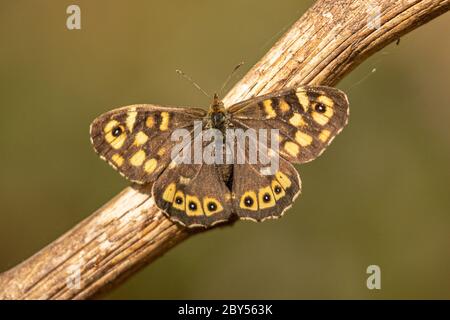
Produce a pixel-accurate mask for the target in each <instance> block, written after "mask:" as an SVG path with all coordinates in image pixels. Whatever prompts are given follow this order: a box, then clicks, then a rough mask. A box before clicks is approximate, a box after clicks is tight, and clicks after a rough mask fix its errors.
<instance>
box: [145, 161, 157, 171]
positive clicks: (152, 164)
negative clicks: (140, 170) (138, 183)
mask: <svg viewBox="0 0 450 320" xmlns="http://www.w3.org/2000/svg"><path fill="white" fill-rule="evenodd" d="M157 164H158V161H156V159H150V160H148V161H146V162H145V164H144V170H145V172H147V173H150V174H151V173H153V172H154V171H155V169H156V166H157Z"/></svg>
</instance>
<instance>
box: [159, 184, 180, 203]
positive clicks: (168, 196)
mask: <svg viewBox="0 0 450 320" xmlns="http://www.w3.org/2000/svg"><path fill="white" fill-rule="evenodd" d="M176 188H177V187H176V185H175V183H173V182H172V183H171V184H169V185H168V186H167V188H166V189H165V190H164V193H163V195H162V198H163V200H165V201H167V202H172V201H173V197H174V196H175V191H176Z"/></svg>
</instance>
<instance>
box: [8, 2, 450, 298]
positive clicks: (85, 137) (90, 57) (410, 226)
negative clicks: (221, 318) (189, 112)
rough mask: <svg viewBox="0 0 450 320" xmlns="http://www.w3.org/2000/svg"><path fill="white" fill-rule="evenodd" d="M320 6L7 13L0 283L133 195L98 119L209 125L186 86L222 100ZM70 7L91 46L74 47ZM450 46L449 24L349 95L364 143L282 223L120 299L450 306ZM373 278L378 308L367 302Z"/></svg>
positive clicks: (81, 41)
mask: <svg viewBox="0 0 450 320" xmlns="http://www.w3.org/2000/svg"><path fill="white" fill-rule="evenodd" d="M312 2H313V1H298V0H297V1H295V0H286V1H282V2H280V1H261V0H258V1H257V0H251V1H250V0H246V1H238V0H233V1H208V0H202V1H181V0H176V1H175V0H172V1H164V2H163V1H127V2H125V1H110V0H109V1H106V0H102V1H65V0H64V1H56V0H53V1H42V0H41V1H31V0H28V1H2V2H1V5H0V91H1V94H0V105H1V113H0V148H1V149H0V150H1V158H0V202H1V205H0V270H1V271H4V270H6V269H8V268H10V267H13V266H14V265H16V264H17V263H19V262H20V261H22V260H24V259H25V258H27V257H29V256H30V255H32V254H33V253H34V252H36V251H37V250H39V249H41V248H42V247H43V246H45V245H46V244H48V243H49V242H51V241H53V240H54V239H55V238H57V237H58V236H59V235H61V234H62V233H64V232H65V231H67V230H68V229H70V228H71V227H72V226H74V225H75V224H76V223H78V222H79V221H80V220H82V219H84V218H85V217H87V216H88V215H89V214H90V213H92V212H93V211H94V210H95V209H97V208H99V207H100V206H101V205H102V204H103V203H105V202H106V201H107V200H109V199H110V198H111V197H113V196H114V195H115V194H117V193H118V192H119V191H120V190H122V189H123V188H124V187H125V186H127V185H128V182H127V181H126V180H124V179H123V178H122V177H121V176H120V175H119V174H117V173H116V172H115V171H114V170H113V169H112V168H110V167H109V166H108V165H107V164H106V163H105V162H103V161H101V160H100V159H99V158H98V157H97V156H96V155H95V153H94V152H93V150H92V148H91V146H90V142H89V134H88V128H89V124H90V122H91V121H92V120H93V119H94V118H95V117H96V116H97V115H99V114H101V113H103V112H105V111H108V110H110V109H112V108H115V107H118V106H123V105H129V104H134V103H159V104H166V105H192V106H205V107H206V106H207V105H208V104H209V101H208V100H207V99H205V97H203V96H202V95H201V94H200V93H199V92H198V91H197V90H195V89H194V88H193V87H192V86H191V85H190V84H189V83H187V82H186V81H184V80H182V79H181V78H180V77H179V76H178V75H177V74H176V73H175V71H174V70H175V69H176V68H181V69H182V70H184V71H185V72H186V73H188V74H190V75H191V76H192V77H193V78H195V79H196V80H197V81H198V82H199V83H200V84H202V86H203V87H204V88H205V90H207V91H209V92H212V91H214V90H216V89H217V88H218V87H219V86H220V85H221V84H222V82H223V80H224V79H225V78H226V76H227V75H228V74H229V72H230V70H231V69H232V67H233V66H234V65H235V64H236V63H237V62H239V61H242V60H244V61H245V62H246V65H244V67H243V68H242V70H241V71H240V76H242V75H243V74H245V72H246V71H247V70H248V69H249V68H250V67H251V66H252V65H253V64H254V63H255V62H257V61H258V59H259V58H260V57H261V56H262V55H263V54H264V53H265V52H266V51H267V50H268V49H269V48H270V47H271V45H272V44H273V42H274V41H275V40H276V39H277V38H278V37H279V36H280V35H281V34H282V33H283V32H284V31H285V30H286V29H287V28H288V27H289V26H290V25H291V23H292V22H294V21H295V20H296V19H297V18H298V17H299V16H300V15H301V14H302V13H303V12H304V11H305V10H306V8H307V7H308V6H309V5H310V4H311V3H312ZM70 4H78V5H79V6H80V7H81V18H82V29H81V30H79V31H69V30H67V29H66V18H67V14H66V8H67V6H68V5H70ZM449 28H450V19H449V16H448V15H446V16H442V17H439V18H437V19H436V20H434V21H432V22H431V23H429V24H427V25H425V26H423V27H421V28H419V29H418V30H415V31H413V32H412V33H411V34H409V35H407V36H406V37H404V38H402V39H401V43H400V45H398V46H397V45H395V44H392V45H390V46H388V47H387V48H385V49H383V50H382V51H381V52H379V53H377V54H376V55H374V56H373V57H371V58H370V59H369V60H367V61H366V62H365V63H364V64H363V65H361V66H360V67H359V68H358V69H357V70H355V71H354V72H353V73H352V74H351V75H349V76H348V77H347V78H346V79H345V80H344V81H342V82H341V83H340V84H339V88H341V89H343V90H344V91H346V92H347V93H348V95H349V99H350V107H351V117H350V123H349V126H348V127H347V128H346V129H345V130H344V131H343V133H342V134H341V135H340V136H339V137H338V138H337V139H336V140H335V142H334V143H333V144H332V146H330V148H329V149H328V150H327V152H325V153H324V155H323V156H322V157H320V158H319V159H318V160H316V161H313V162H312V163H309V164H306V165H303V166H301V167H300V168H299V169H300V172H301V175H302V180H303V194H302V196H301V197H300V198H299V199H298V200H297V202H296V203H295V206H294V207H293V209H291V210H290V211H289V212H288V214H287V215H286V216H285V217H284V218H283V219H281V220H278V221H269V222H265V223H262V224H256V223H252V222H240V223H237V224H236V225H235V226H233V227H231V228H224V229H222V230H215V231H212V232H207V233H205V234H200V235H197V236H195V237H192V238H191V239H189V240H188V241H186V242H184V243H182V244H181V245H179V246H177V247H175V248H174V249H173V250H171V251H170V252H169V253H167V254H166V255H165V256H164V257H162V258H160V259H158V260H157V261H156V262H155V263H153V264H152V265H151V266H149V267H147V268H145V269H144V270H143V271H141V272H140V273H138V274H137V275H135V276H134V277H132V278H131V279H130V280H129V281H127V282H126V283H124V284H123V285H122V286H120V287H119V288H117V289H116V290H114V291H113V292H111V293H109V294H108V295H106V296H105V298H115V299H116V298H127V299H129V298H142V299H144V298H145V299H147V298H150V299H151V298H212V299H214V298H267V299H269V298H288V299H298V298H450V272H449V270H450V250H449V247H450V246H449V245H450V241H449V240H450V232H449V231H450V196H449V191H450V170H449V163H450V125H449V123H450V121H449V120H450V108H449V107H450V106H449V102H450V99H449V74H450V64H449V56H450V41H449V37H448V35H446V34H447V32H448V30H449ZM374 68H375V69H376V72H373V73H372V70H373V69H374ZM324 195H325V197H324ZM371 264H376V265H379V266H380V267H381V272H382V278H381V281H382V284H381V285H382V288H381V290H374V291H370V290H368V289H367V287H366V278H367V276H368V275H367V274H366V268H367V266H369V265H371Z"/></svg>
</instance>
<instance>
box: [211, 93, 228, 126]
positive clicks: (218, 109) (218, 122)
mask: <svg viewBox="0 0 450 320" xmlns="http://www.w3.org/2000/svg"><path fill="white" fill-rule="evenodd" d="M208 118H209V120H210V121H209V122H210V123H211V127H212V128H215V129H219V130H220V131H225V129H226V122H227V121H226V120H227V116H226V110H225V107H224V105H223V102H222V101H221V100H220V99H219V97H218V96H217V94H214V100H213V103H212V104H211V106H210V107H209V111H208Z"/></svg>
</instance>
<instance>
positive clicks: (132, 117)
mask: <svg viewBox="0 0 450 320" xmlns="http://www.w3.org/2000/svg"><path fill="white" fill-rule="evenodd" d="M136 116H137V112H136V108H134V107H133V108H131V109H130V111H128V113H127V119H126V120H125V124H126V125H127V128H128V131H130V132H131V131H133V127H134V123H135V122H136Z"/></svg>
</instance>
